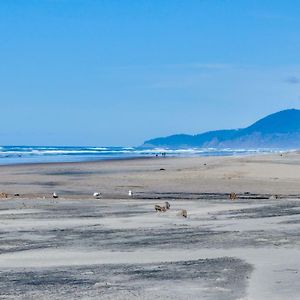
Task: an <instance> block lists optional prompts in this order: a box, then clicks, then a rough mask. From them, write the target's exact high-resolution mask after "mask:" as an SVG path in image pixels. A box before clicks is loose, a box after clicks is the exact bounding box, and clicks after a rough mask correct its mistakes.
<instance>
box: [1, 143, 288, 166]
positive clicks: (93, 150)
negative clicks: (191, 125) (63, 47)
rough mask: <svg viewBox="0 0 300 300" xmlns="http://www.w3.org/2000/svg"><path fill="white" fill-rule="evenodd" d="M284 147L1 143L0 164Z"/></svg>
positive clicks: (227, 153) (211, 153)
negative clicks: (99, 145) (90, 145)
mask: <svg viewBox="0 0 300 300" xmlns="http://www.w3.org/2000/svg"><path fill="white" fill-rule="evenodd" d="M282 150H283V149H230V148H226V149H215V148H167V147H166V148H142V147H69V146H68V147H64V146H57V147H47V146H2V147H0V164H1V165H6V164H23V163H46V162H82V161H94V160H95V161H96V160H105V159H126V158H138V157H156V156H162V153H165V154H166V156H167V157H192V156H231V155H247V154H254V153H270V152H279V151H282Z"/></svg>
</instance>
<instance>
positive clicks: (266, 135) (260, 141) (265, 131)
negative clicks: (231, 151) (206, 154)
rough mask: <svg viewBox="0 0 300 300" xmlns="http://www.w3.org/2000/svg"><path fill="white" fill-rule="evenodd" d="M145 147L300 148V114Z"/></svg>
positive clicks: (277, 115) (292, 111) (291, 112)
mask: <svg viewBox="0 0 300 300" xmlns="http://www.w3.org/2000/svg"><path fill="white" fill-rule="evenodd" d="M143 146H145V147H169V148H175V147H183V148H187V147H214V148H240V147H243V148H285V149H292V148H300V110H298V109H287V110H283V111H280V112H277V113H274V114H271V115H269V116H267V117H265V118H263V119H260V120H259V121H257V122H255V123H254V124H252V125H250V126H249V127H246V128H243V129H230V130H216V131H209V132H205V133H201V134H197V135H188V134H176V135H171V136H168V137H161V138H155V139H151V140H148V141H145V143H144V145H143Z"/></svg>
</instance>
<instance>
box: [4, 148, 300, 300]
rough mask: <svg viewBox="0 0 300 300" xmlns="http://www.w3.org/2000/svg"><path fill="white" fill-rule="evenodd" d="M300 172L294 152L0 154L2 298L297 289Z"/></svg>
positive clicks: (287, 292) (237, 295)
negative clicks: (18, 161) (72, 157)
mask: <svg viewBox="0 0 300 300" xmlns="http://www.w3.org/2000/svg"><path fill="white" fill-rule="evenodd" d="M299 182H300V154H299V153H296V152H293V153H283V154H272V155H256V156H244V157H197V158H161V157H159V158H148V159H131V160H112V161H101V162H85V163H53V164H31V165H14V166H1V167H0V192H3V193H7V194H8V196H7V198H2V199H1V200H0V238H1V240H0V270H1V272H0V277H1V278H0V299H79V298H80V299H92V298H95V299H251V300H252V299H299V294H300V287H299V284H298V282H299V279H300V262H299V255H300V239H299V232H300V231H299V229H300V184H299ZM129 190H131V191H132V192H133V197H129V196H128V191H129ZM53 192H56V193H57V194H58V195H59V198H58V199H53V198H52V193H53ZM94 192H100V193H101V195H102V198H101V199H94V198H93V196H92V195H93V193H94ZM231 192H235V193H237V199H235V200H230V199H229V193H231ZM14 194H19V195H18V196H14ZM165 201H168V202H169V203H170V204H171V208H170V210H168V211H166V212H155V210H154V206H155V205H156V204H160V205H163V204H164V202H165ZM181 209H186V210H187V212H188V217H187V218H183V217H181V216H178V215H177V213H178V212H179V211H180V210H181Z"/></svg>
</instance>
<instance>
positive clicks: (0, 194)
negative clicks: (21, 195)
mask: <svg viewBox="0 0 300 300" xmlns="http://www.w3.org/2000/svg"><path fill="white" fill-rule="evenodd" d="M7 197H8V194H6V193H0V198H7Z"/></svg>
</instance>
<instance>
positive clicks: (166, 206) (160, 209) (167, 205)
mask: <svg viewBox="0 0 300 300" xmlns="http://www.w3.org/2000/svg"><path fill="white" fill-rule="evenodd" d="M128 196H129V197H133V192H132V191H131V190H129V191H128ZM52 197H53V198H54V199H57V198H58V194H57V193H56V192H54V193H53V194H52ZM93 197H94V198H95V199H100V198H101V194H100V193H99V192H95V193H93ZM170 208H171V205H170V203H169V202H165V203H164V205H158V204H156V205H155V206H154V209H155V211H156V212H166V211H167V210H169V209H170ZM177 215H178V216H182V217H184V218H187V211H186V209H182V210H181V211H180V212H179V213H178V214H177Z"/></svg>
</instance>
